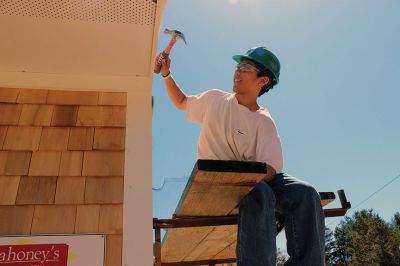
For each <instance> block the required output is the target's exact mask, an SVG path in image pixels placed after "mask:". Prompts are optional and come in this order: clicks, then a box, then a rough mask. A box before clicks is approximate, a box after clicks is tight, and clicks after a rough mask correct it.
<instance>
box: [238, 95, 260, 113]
mask: <svg viewBox="0 0 400 266" xmlns="http://www.w3.org/2000/svg"><path fill="white" fill-rule="evenodd" d="M235 97H236V99H237V101H238V103H239V104H240V105H243V106H245V107H247V108H248V109H249V110H250V111H252V112H255V111H257V110H258V109H260V106H259V105H258V104H257V97H252V96H251V95H244V94H238V93H236V94H235Z"/></svg>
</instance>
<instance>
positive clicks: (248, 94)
mask: <svg viewBox="0 0 400 266" xmlns="http://www.w3.org/2000/svg"><path fill="white" fill-rule="evenodd" d="M160 57H162V56H161V55H160V56H159V57H158V58H157V59H158V61H160V60H161V62H162V65H161V69H160V73H161V75H162V76H163V78H164V82H165V86H166V89H167V93H168V96H169V98H170V99H171V101H172V102H173V104H174V105H175V106H176V107H177V108H178V109H180V110H185V111H186V112H187V118H188V120H189V121H190V122H196V123H199V124H201V125H202V130H201V134H200V138H199V143H198V147H197V156H198V159H212V160H237V161H258V162H265V163H266V164H267V175H266V176H265V177H264V179H263V180H262V181H261V182H260V183H258V184H257V186H256V187H255V188H254V189H253V190H252V191H251V192H250V193H249V194H248V195H247V196H246V197H245V198H243V199H242V200H241V202H240V204H239V218H238V219H239V220H238V236H237V237H238V238H237V248H236V253H237V265H238V266H266V265H268V266H272V265H274V266H275V265H276V224H275V210H276V211H277V212H279V213H281V214H282V215H283V217H284V218H285V222H284V225H285V233H286V238H287V251H288V254H289V256H290V258H289V260H288V261H287V262H286V265H296V266H299V265H304V266H314V265H315V266H319V265H324V252H325V247H324V246H325V242H324V230H325V225H324V214H323V210H322V205H321V201H320V197H319V194H318V193H317V192H316V190H315V189H314V188H313V187H312V186H311V185H310V184H308V183H306V182H304V181H301V180H299V179H297V178H294V177H292V176H289V175H288V174H286V173H283V172H282V169H283V157H282V147H281V142H280V137H279V134H278V132H277V128H276V125H275V122H274V120H273V119H272V117H271V115H270V113H269V112H268V110H267V109H265V108H263V107H261V106H259V105H258V103H257V98H258V97H260V96H262V95H263V94H265V93H266V92H268V91H269V90H270V89H272V88H273V87H274V86H275V85H276V84H277V83H278V82H279V73H280V63H279V60H278V58H277V57H276V56H275V55H274V54H273V53H272V52H271V51H269V50H268V49H267V48H265V47H262V46H258V47H254V48H251V49H250V50H248V51H247V52H246V53H245V54H243V55H235V56H233V59H234V60H235V61H236V62H237V63H238V64H237V67H236V70H235V73H234V75H233V93H229V92H225V91H222V90H217V89H213V90H208V91H205V92H203V93H201V94H198V95H192V96H186V95H185V93H184V92H183V91H182V90H181V89H180V88H179V86H178V84H177V83H176V82H175V80H174V78H173V77H172V75H171V72H170V62H171V60H170V59H169V57H165V58H164V59H162V58H160Z"/></svg>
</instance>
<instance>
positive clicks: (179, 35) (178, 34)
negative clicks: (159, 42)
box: [154, 29, 186, 74]
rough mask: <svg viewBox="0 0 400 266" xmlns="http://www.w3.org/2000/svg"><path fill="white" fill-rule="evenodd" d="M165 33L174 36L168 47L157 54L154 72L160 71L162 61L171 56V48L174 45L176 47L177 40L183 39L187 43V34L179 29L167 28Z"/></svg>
mask: <svg viewBox="0 0 400 266" xmlns="http://www.w3.org/2000/svg"><path fill="white" fill-rule="evenodd" d="M164 33H165V34H170V35H171V36H172V37H171V41H170V42H169V44H168V47H167V48H166V49H165V50H164V51H163V52H162V53H160V54H159V55H158V56H157V63H156V65H155V67H154V73H156V74H158V73H160V70H161V61H162V60H163V59H167V58H168V57H169V54H170V53H171V49H172V47H174V45H175V43H176V41H177V40H183V42H184V43H185V44H186V39H185V35H184V34H183V33H182V32H180V31H177V30H169V29H165V30H164Z"/></svg>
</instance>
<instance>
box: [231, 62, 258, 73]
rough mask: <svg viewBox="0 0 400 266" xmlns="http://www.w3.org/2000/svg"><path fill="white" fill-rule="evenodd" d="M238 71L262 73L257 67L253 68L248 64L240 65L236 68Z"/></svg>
mask: <svg viewBox="0 0 400 266" xmlns="http://www.w3.org/2000/svg"><path fill="white" fill-rule="evenodd" d="M236 69H237V70H240V71H242V72H251V71H255V72H257V73H258V72H260V70H258V69H257V68H256V67H255V66H252V65H250V64H248V63H239V64H237V66H236Z"/></svg>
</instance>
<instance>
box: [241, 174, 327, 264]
mask: <svg viewBox="0 0 400 266" xmlns="http://www.w3.org/2000/svg"><path fill="white" fill-rule="evenodd" d="M275 210H276V211H277V212H279V213H281V214H282V215H283V216H284V218H285V222H284V225H285V233H286V240H287V252H288V254H289V256H290V258H289V260H288V261H287V262H286V263H285V265H296V266H302V265H304V266H321V265H324V259H325V257H324V256H325V239H324V231H325V221H324V213H323V210H322V205H321V200H320V197H319V194H318V192H317V191H316V190H315V189H314V188H313V187H312V186H311V185H310V184H308V183H306V182H304V181H301V180H299V179H296V178H294V177H292V176H290V175H288V174H285V173H283V174H278V175H276V177H275V178H274V179H273V180H272V181H270V182H268V184H267V183H266V182H264V181H261V182H260V183H258V184H257V186H256V187H255V188H254V189H253V190H252V191H251V192H250V193H249V194H247V195H246V196H245V197H244V198H243V199H242V200H241V202H240V204H239V217H238V238H237V247H236V255H237V265H238V266H272V265H273V266H275V265H276V224H275Z"/></svg>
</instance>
